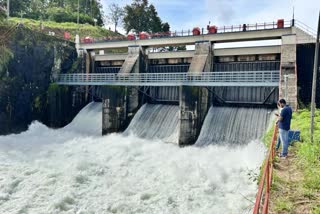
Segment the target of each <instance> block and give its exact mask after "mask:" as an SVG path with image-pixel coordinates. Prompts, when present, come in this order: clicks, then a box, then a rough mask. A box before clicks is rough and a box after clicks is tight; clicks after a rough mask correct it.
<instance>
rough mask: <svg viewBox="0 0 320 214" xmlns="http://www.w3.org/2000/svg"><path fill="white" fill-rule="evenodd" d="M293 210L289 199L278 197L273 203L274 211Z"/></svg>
mask: <svg viewBox="0 0 320 214" xmlns="http://www.w3.org/2000/svg"><path fill="white" fill-rule="evenodd" d="M292 210H293V204H292V202H290V200H289V199H284V198H282V197H281V198H278V199H277V200H276V203H275V211H277V212H282V211H287V212H289V213H290V212H291V211H292Z"/></svg>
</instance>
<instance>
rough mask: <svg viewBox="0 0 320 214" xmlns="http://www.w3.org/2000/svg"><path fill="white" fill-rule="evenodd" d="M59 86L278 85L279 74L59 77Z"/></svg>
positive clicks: (145, 74)
mask: <svg viewBox="0 0 320 214" xmlns="http://www.w3.org/2000/svg"><path fill="white" fill-rule="evenodd" d="M57 83H58V84H60V85H118V86H181V85H184V86H274V87H276V86H278V85H279V71H247V72H201V73H125V74H120V73H119V74H113V73H89V74H85V73H77V74H60V75H59V77H58V81H57Z"/></svg>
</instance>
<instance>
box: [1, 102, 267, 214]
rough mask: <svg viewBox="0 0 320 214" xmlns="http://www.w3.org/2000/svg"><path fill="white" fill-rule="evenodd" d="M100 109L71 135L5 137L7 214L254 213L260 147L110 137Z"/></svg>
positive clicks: (84, 116)
mask: <svg viewBox="0 0 320 214" xmlns="http://www.w3.org/2000/svg"><path fill="white" fill-rule="evenodd" d="M100 107H101V104H97V103H91V104H89V105H88V106H87V107H86V108H84V109H83V110H82V111H81V112H80V113H79V115H78V116H77V117H76V118H75V119H74V121H73V122H72V123H71V124H70V125H69V126H67V127H65V128H63V129H59V130H52V129H49V128H47V127H46V126H44V125H42V124H40V123H38V122H34V123H33V124H32V125H31V126H30V127H29V130H28V131H26V132H24V133H22V134H19V135H9V136H1V137H0V163H1V164H0V213H2V214H7V213H8V214H9V213H10V214H11V213H13V214H14V213H59V214H60V213H121V214H122V213H124V214H126V213H148V214H150V213H170V214H171V213H183V214H185V213H186V214H188V213H199V214H200V213H201V214H203V213H236V214H238V213H248V212H249V211H250V209H251V208H252V206H253V204H252V202H251V201H253V200H254V197H255V193H256V189H257V185H256V181H254V177H255V176H257V174H258V173H259V166H260V165H261V163H262V161H263V158H264V153H265V148H264V146H263V145H262V144H261V143H260V142H254V141H252V142H251V143H248V144H246V145H244V146H242V147H237V148H234V149H230V148H229V147H225V146H216V145H211V146H209V147H203V148H199V147H185V148H179V147H178V146H177V145H175V144H171V143H163V141H162V140H150V139H141V138H138V137H136V136H134V135H129V136H124V135H119V134H111V135H108V136H104V137H102V136H99V135H100V132H101V108H100ZM153 107H154V106H153ZM153 107H152V106H146V107H144V108H145V109H144V110H143V109H142V110H143V111H146V110H148V109H149V108H151V109H152V108H153ZM159 108H160V109H161V108H163V107H159ZM149 110H150V109H149ZM160 111H162V110H160ZM170 111H172V112H171V113H172V120H175V119H176V118H175V117H177V116H176V113H173V112H176V110H175V108H173V109H172V110H170ZM154 113H155V112H154ZM168 113H169V112H168ZM140 116H141V115H140ZM137 117H138V118H139V114H138V115H137ZM170 117H171V116H170ZM159 118H160V117H159ZM135 120H138V119H137V118H135V119H134V120H133V122H134V121H135ZM139 120H140V119H139ZM145 120H147V116H146V118H145ZM140 121H142V120H140ZM154 121H158V119H156V120H154ZM153 123H154V122H153ZM153 123H149V124H150V125H151V126H152V125H153ZM165 124H166V123H165ZM137 125H139V124H137ZM132 126H133V125H132V124H131V125H130V127H129V128H128V130H127V132H129V131H130V130H131V131H132V129H133V127H132ZM139 126H140V125H139ZM172 127H175V126H170V125H168V126H167V131H168V132H170V133H172V130H171V129H172ZM146 128H148V127H146ZM149 128H150V127H149ZM159 128H160V127H158V129H159ZM162 131H163V132H165V130H164V129H163V130H162ZM150 132H153V131H152V130H150ZM144 136H146V137H152V136H157V135H156V134H149V133H146V134H145V135H144ZM168 136H171V134H170V135H161V136H158V138H161V139H163V138H166V137H168Z"/></svg>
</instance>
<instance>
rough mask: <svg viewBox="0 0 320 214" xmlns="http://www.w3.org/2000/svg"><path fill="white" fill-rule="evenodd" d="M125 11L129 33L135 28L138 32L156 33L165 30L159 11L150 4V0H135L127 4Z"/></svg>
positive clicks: (124, 21) (125, 26)
mask: <svg viewBox="0 0 320 214" xmlns="http://www.w3.org/2000/svg"><path fill="white" fill-rule="evenodd" d="M124 12H125V15H124V18H123V23H124V29H125V30H126V32H127V33H128V32H129V31H130V30H133V29H134V30H135V31H136V32H141V31H147V32H152V33H156V32H162V31H163V24H162V21H161V19H160V17H159V15H158V12H157V10H156V8H155V7H154V5H153V4H151V5H150V6H149V2H148V0H133V3H132V4H131V5H127V6H125V8H124ZM168 25H169V24H168ZM168 25H166V26H168ZM169 28H170V27H169Z"/></svg>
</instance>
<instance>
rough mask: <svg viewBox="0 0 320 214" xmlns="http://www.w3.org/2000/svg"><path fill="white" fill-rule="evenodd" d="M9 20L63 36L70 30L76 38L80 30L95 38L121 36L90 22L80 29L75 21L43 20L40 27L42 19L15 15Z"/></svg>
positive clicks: (84, 34)
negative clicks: (41, 27)
mask: <svg viewBox="0 0 320 214" xmlns="http://www.w3.org/2000/svg"><path fill="white" fill-rule="evenodd" d="M9 22H10V23H12V24H18V23H21V22H22V23H23V24H24V25H25V26H26V27H29V28H31V29H32V30H36V31H42V32H45V33H49V31H53V32H55V35H57V36H59V37H63V35H64V32H66V31H67V32H69V33H70V34H71V38H72V39H74V38H75V35H76V33H77V32H79V36H80V37H81V38H82V37H86V36H90V37H94V38H104V37H115V36H118V37H121V35H120V34H118V33H115V32H113V31H110V30H107V29H105V28H102V27H99V26H92V25H89V24H80V25H79V31H78V24H76V23H73V22H64V23H57V22H52V21H42V25H43V29H40V21H39V20H33V19H25V18H23V19H21V18H17V17H13V18H10V19H9Z"/></svg>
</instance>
